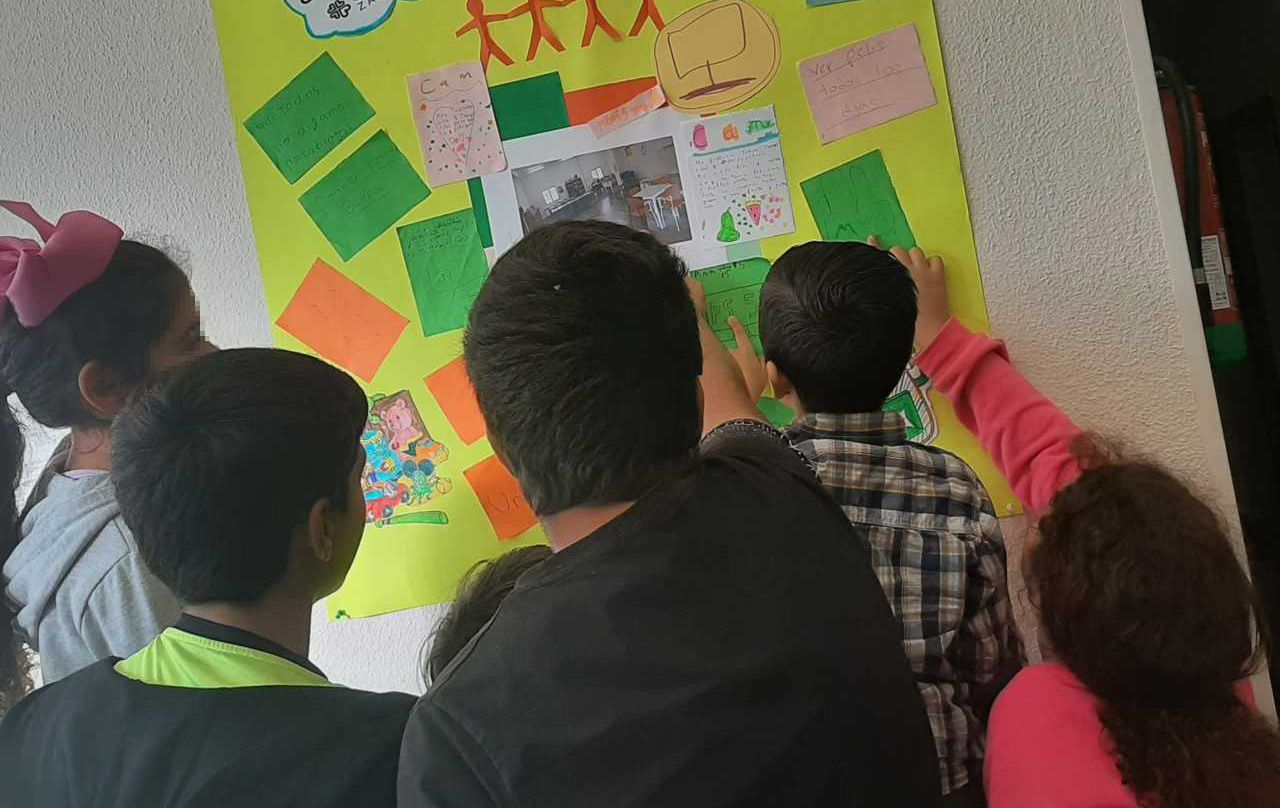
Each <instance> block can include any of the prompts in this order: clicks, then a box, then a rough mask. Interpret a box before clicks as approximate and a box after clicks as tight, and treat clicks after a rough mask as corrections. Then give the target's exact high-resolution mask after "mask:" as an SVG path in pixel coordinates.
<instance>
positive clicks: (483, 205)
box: [467, 177, 493, 249]
mask: <svg viewBox="0 0 1280 808" xmlns="http://www.w3.org/2000/svg"><path fill="white" fill-rule="evenodd" d="M467 193H468V194H469V195H470V196H471V212H472V213H473V214H474V215H475V219H476V232H477V233H479V234H480V246H481V247H484V248H485V249H488V248H489V247H492V246H493V230H492V229H491V228H490V227H489V203H488V202H487V201H486V200H485V198H484V183H483V182H481V180H480V178H479V177H472V178H471V179H469V180H467Z"/></svg>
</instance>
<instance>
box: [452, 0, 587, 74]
mask: <svg viewBox="0 0 1280 808" xmlns="http://www.w3.org/2000/svg"><path fill="white" fill-rule="evenodd" d="M467 13H468V14H470V15H471V22H469V23H467V24H466V25H464V26H462V27H461V28H459V29H458V31H457V33H455V34H454V36H462V35H463V34H465V33H466V32H468V31H473V30H474V31H475V32H476V33H478V34H479V35H480V65H481V67H483V68H484V69H485V70H488V69H489V57H491V56H496V57H498V61H499V62H502V63H503V64H504V65H508V66H510V65H513V64H515V62H514V61H513V60H512V59H511V57H510V56H508V55H507V52H506V51H504V50H503V49H502V48H501V46H499V45H498V43H497V42H496V41H494V38H493V34H491V33H490V32H489V24H490V23H493V22H498V21H501V20H509V19H511V18H512V17H514V16H516V14H515V12H513V11H509V12H507V13H506V14H485V13H484V0H467ZM561 50H563V48H561Z"/></svg>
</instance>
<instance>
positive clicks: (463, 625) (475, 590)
mask: <svg viewBox="0 0 1280 808" xmlns="http://www.w3.org/2000/svg"><path fill="white" fill-rule="evenodd" d="M550 557H551V548H550V547H547V546H546V545H545V544H535V545H533V546H531V547H521V548H519V549H516V550H512V551H510V552H508V553H504V554H503V555H500V556H498V557H497V558H494V559H491V560H489V561H481V562H480V563H478V564H476V565H475V566H473V567H472V568H471V569H469V570H467V574H466V575H464V576H462V581H461V582H460V583H459V584H458V594H457V596H456V597H455V598H454V601H453V605H451V606H450V607H449V611H448V612H447V613H446V614H445V616H444V618H442V619H441V620H440V623H439V624H438V625H437V626H436V629H435V631H434V632H432V636H431V644H430V647H429V649H428V648H424V649H423V653H424V655H425V661H424V662H423V664H422V679H423V681H424V682H426V683H427V684H428V685H430V684H431V683H432V682H434V681H435V680H436V679H438V678H440V673H441V672H442V671H444V669H445V668H447V667H448V666H449V663H450V662H452V661H453V659H454V657H456V656H457V655H458V653H459V652H460V651H461V650H462V649H463V648H465V647H466V646H467V643H469V642H471V638H472V637H474V636H475V635H477V634H479V633H480V629H482V628H484V627H485V625H486V624H488V622H489V621H490V620H492V619H493V616H494V615H495V614H497V613H498V607H499V606H501V605H502V602H503V601H504V600H506V599H507V596H508V595H510V594H511V592H512V590H514V589H515V588H516V581H518V580H519V579H520V576H521V575H524V574H525V573H526V572H528V571H529V570H531V569H533V568H534V567H536V566H538V565H539V564H541V563H542V562H543V561H546V560H547V559H548V558H550Z"/></svg>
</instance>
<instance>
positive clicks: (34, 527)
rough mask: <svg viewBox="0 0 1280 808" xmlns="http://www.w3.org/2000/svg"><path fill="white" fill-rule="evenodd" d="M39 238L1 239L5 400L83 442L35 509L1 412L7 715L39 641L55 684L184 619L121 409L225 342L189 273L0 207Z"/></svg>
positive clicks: (138, 250)
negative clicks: (210, 337) (138, 495)
mask: <svg viewBox="0 0 1280 808" xmlns="http://www.w3.org/2000/svg"><path fill="white" fill-rule="evenodd" d="M0 207H3V208H5V209H6V210H8V211H10V212H11V213H13V214H15V215H17V216H18V217H19V218H21V219H23V220H24V221H26V222H27V223H28V224H30V225H31V226H32V227H33V228H34V229H35V230H36V232H37V233H38V234H39V236H40V239H41V242H43V243H41V242H37V241H34V240H31V239H25V238H13V237H3V238H0V393H4V394H5V398H6V399H8V398H9V397H10V396H14V397H16V398H17V401H18V402H20V403H21V405H22V407H23V408H24V409H25V410H26V412H27V413H28V414H29V415H30V417H31V418H33V419H34V420H35V421H37V422H38V423H40V424H43V425H44V426H46V427H50V428H56V429H68V430H70V435H69V436H68V438H67V440H65V441H64V442H63V443H62V444H61V445H60V446H59V448H58V450H57V451H56V452H55V453H54V456H53V457H52V458H51V459H50V461H49V463H48V464H47V465H46V467H45V469H44V472H43V473H42V474H41V475H40V477H39V479H38V480H37V481H36V484H35V487H34V488H33V490H32V492H31V494H30V497H29V498H28V500H27V502H26V505H25V507H23V508H22V509H21V510H19V509H18V507H17V503H16V501H15V497H14V491H13V488H14V487H16V486H17V484H18V482H19V480H20V478H21V476H22V468H23V449H24V444H23V438H22V430H21V428H20V426H19V423H18V420H17V418H16V417H15V414H14V412H13V411H12V410H11V409H10V407H9V406H8V404H7V403H6V404H5V405H4V406H0V476H3V478H4V479H5V480H6V481H7V483H8V484H9V485H10V490H9V493H8V494H5V495H2V496H0V564H2V565H3V575H2V576H0V584H2V585H3V594H4V597H3V599H2V600H0V712H3V711H4V710H5V709H7V708H8V707H10V706H12V705H13V704H14V702H16V700H17V699H18V698H20V697H21V696H22V695H23V694H24V693H25V691H26V690H27V689H28V688H29V686H30V682H29V677H28V670H29V664H28V658H27V656H26V651H25V649H24V648H23V647H22V646H23V643H24V642H25V643H26V644H29V645H30V646H31V647H32V648H33V649H35V650H37V651H38V652H39V653H40V666H41V674H42V676H43V678H44V680H45V682H50V681H53V680H56V679H60V678H62V677H64V676H66V675H68V674H70V673H72V672H74V671H76V670H78V669H79V668H82V667H84V666H86V665H88V664H90V663H92V662H94V661H96V660H98V659H101V658H103V657H106V656H121V657H124V656H128V655H129V654H131V653H133V652H134V651H136V650H138V648H140V647H142V646H143V645H144V644H145V643H147V642H148V641H150V640H151V639H152V638H153V637H154V636H155V635H156V634H158V633H159V632H160V631H161V630H162V629H163V628H165V627H166V626H167V625H169V623H170V622H171V621H172V620H173V619H175V618H176V617H177V615H178V605H177V602H176V601H175V600H174V598H173V596H172V595H171V594H170V593H169V592H168V591H167V590H166V589H165V588H164V587H163V586H162V585H161V584H160V583H159V582H158V581H156V580H155V578H154V577H153V576H152V575H151V574H150V573H149V572H148V571H147V569H146V568H145V566H143V564H142V562H141V560H140V558H139V556H138V553H137V548H136V546H135V545H134V543H133V538H132V536H131V535H130V533H129V530H128V528H127V527H125V525H124V522H123V520H122V519H121V518H120V510H119V507H118V506H117V505H116V502H115V494H114V491H113V489H112V485H111V478H110V474H109V472H110V469H111V437H110V425H111V421H112V418H113V417H114V416H115V414H116V413H117V412H119V411H120V409H121V408H122V407H123V405H124V403H125V401H126V399H127V398H128V397H129V394H130V393H131V392H132V391H133V390H135V389H136V388H137V386H138V385H139V384H140V383H141V382H143V381H144V380H145V379H147V378H148V377H149V376H151V375H153V374H155V373H157V372H160V371H163V370H166V369H168V368H171V367H175V366H177V365H180V364H183V363H185V362H187V361H188V360H190V359H192V358H194V357H196V356H199V355H201V354H204V353H207V352H209V351H210V350H212V346H210V344H209V343H208V341H206V340H205V338H204V335H203V333H202V331H201V328H200V316H199V312H198V310H197V308H196V302H195V298H194V297H193V296H192V293H191V288H190V285H189V284H188V282H187V278H186V276H185V275H184V274H183V272H182V270H181V269H179V267H178V266H177V265H176V264H175V263H174V262H173V261H172V260H171V259H170V258H169V257H168V256H166V255H165V254H164V253H163V252H161V251H160V250H158V249H156V248H154V247H149V246H147V245H145V244H141V243H138V242H136V241H129V240H126V239H124V238H123V232H122V231H121V230H120V228H119V227H117V226H116V225H114V224H112V223H111V222H109V221H107V220H106V219H103V218H102V217H100V216H97V215H96V214H93V213H89V212H87V211H73V212H70V213H67V214H65V215H63V216H62V217H61V219H59V221H58V223H57V224H56V225H55V224H52V223H50V222H48V221H46V220H44V219H42V218H41V217H40V216H39V215H37V214H36V212H35V211H34V210H33V209H32V208H31V206H30V205H27V204H24V203H17V202H0Z"/></svg>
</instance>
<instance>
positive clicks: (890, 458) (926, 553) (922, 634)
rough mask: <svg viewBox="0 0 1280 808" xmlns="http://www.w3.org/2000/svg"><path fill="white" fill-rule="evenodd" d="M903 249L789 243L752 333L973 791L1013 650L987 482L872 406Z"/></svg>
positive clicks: (950, 784)
mask: <svg viewBox="0 0 1280 808" xmlns="http://www.w3.org/2000/svg"><path fill="white" fill-rule="evenodd" d="M918 257H919V258H923V255H920V256H918ZM900 258H901V260H899V259H898V258H895V257H894V255H891V254H890V253H888V252H884V251H882V250H880V249H878V248H877V247H876V246H872V245H868V244H860V243H825V242H811V243H809V244H804V245H800V246H797V247H792V248H791V249H790V250H788V251H787V252H786V253H784V254H783V256H782V257H781V258H779V259H778V261H777V263H775V264H774V265H773V268H772V269H771V270H770V272H769V275H768V277H767V279H766V281H765V284H764V288H763V289H762V290H761V295H760V339H761V342H762V344H763V346H764V358H765V362H766V364H765V368H766V371H767V375H768V379H769V381H770V382H771V383H772V385H773V389H774V393H775V394H776V395H777V396H778V397H779V398H780V399H782V401H783V402H784V403H786V404H788V405H789V406H790V407H792V408H793V409H794V410H795V411H796V412H797V414H798V415H797V418H796V420H795V422H794V423H793V424H792V425H791V426H790V427H789V428H788V429H787V436H788V437H789V438H790V439H791V441H792V443H793V444H794V445H795V446H796V447H797V448H799V449H800V450H801V451H802V452H804V453H805V455H806V456H807V457H808V458H809V459H810V460H811V461H812V462H813V463H814V465H815V466H816V468H817V472H818V477H819V478H820V479H821V480H822V483H823V485H824V487H825V488H826V489H827V491H828V492H829V493H830V494H831V495H832V497H834V498H835V500H836V502H837V503H839V504H840V506H841V507H842V508H843V509H844V512H845V514H846V515H847V516H848V519H849V521H850V522H851V523H852V524H853V525H855V526H856V527H859V528H861V530H860V535H861V536H863V537H865V538H864V540H865V541H866V542H867V545H868V549H869V550H870V551H871V561H872V564H873V566H874V568H875V572H876V576H877V577H878V578H879V579H880V583H881V585H882V587H883V588H884V593H885V595H886V597H887V598H888V599H889V604H890V606H891V607H892V609H893V613H894V616H895V617H896V618H897V623H898V629H899V632H900V634H901V636H902V645H903V648H904V649H905V650H906V654H907V658H908V660H909V661H910V663H911V667H912V670H913V671H914V673H915V675H916V683H917V686H918V688H919V691H920V695H921V697H922V698H923V700H924V704H925V707H926V710H927V712H928V714H929V721H930V724H931V726H932V729H933V736H934V742H935V745H936V747H937V760H938V766H939V769H940V775H941V793H942V794H944V795H947V804H948V805H952V804H954V805H981V804H982V794H981V789H982V761H983V750H984V726H983V724H984V721H985V712H986V707H987V706H989V704H984V702H988V701H989V700H988V693H987V691H989V690H991V689H992V687H993V685H997V686H998V684H999V682H1001V681H1003V680H1007V678H1008V676H1009V675H1011V674H1012V672H1015V671H1016V669H1017V667H1018V666H1019V664H1020V661H1021V653H1022V650H1021V644H1020V642H1019V640H1018V636H1017V632H1016V629H1015V627H1014V625H1013V621H1012V617H1011V613H1010V608H1009V599H1008V585H1007V579H1006V559H1005V548H1004V540H1003V537H1002V536H1001V533H1000V526H999V523H998V522H997V520H996V514H995V510H994V508H993V507H992V505H991V500H990V499H989V498H988V496H987V492H986V489H984V488H983V486H982V483H981V482H979V481H978V478H977V476H975V475H974V473H973V471H972V470H971V469H970V468H969V467H968V465H966V464H965V463H964V462H963V461H962V460H960V459H959V458H957V457H955V456H954V455H952V454H950V453H948V452H945V451H943V450H941V449H935V448H932V447H929V446H922V445H919V444H913V443H909V442H908V441H907V433H906V427H905V424H904V423H903V419H902V416H901V415H899V414H897V413H885V412H883V411H882V410H881V407H882V406H883V405H884V402H885V400H886V399H887V398H888V397H889V394H890V393H891V392H892V391H893V389H894V386H895V385H896V384H897V383H898V380H899V379H900V378H901V376H902V374H903V372H904V371H905V369H906V367H907V363H908V362H909V361H910V359H911V351H912V339H913V336H914V333H915V326H916V288H915V285H914V284H913V282H912V280H911V276H910V274H909V273H908V271H907V269H906V267H905V266H904V265H903V261H906V260H910V258H909V256H908V255H907V253H906V252H901V253H900ZM934 260H937V259H934ZM756 392H758V391H756Z"/></svg>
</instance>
